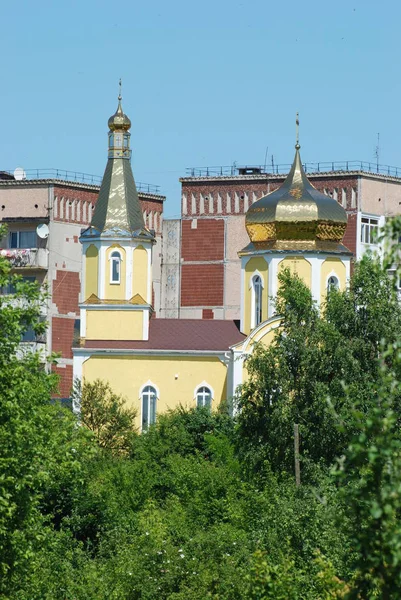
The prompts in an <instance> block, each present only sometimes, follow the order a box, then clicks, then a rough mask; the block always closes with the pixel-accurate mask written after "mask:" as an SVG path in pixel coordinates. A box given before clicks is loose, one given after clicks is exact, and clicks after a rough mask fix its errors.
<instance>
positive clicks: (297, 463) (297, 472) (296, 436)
mask: <svg viewBox="0 0 401 600" xmlns="http://www.w3.org/2000/svg"><path fill="white" fill-rule="evenodd" d="M294 459H295V484H296V486H297V487H298V486H300V485H301V465H300V461H299V426H298V423H294Z"/></svg>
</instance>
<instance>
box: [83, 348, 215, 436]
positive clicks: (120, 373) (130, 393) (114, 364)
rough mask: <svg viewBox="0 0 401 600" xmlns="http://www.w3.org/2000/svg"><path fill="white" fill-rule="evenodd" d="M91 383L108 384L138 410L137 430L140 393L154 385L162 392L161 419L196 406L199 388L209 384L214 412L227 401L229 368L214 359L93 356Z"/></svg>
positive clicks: (87, 367) (87, 370) (86, 370)
mask: <svg viewBox="0 0 401 600" xmlns="http://www.w3.org/2000/svg"><path fill="white" fill-rule="evenodd" d="M83 377H84V379H86V380H87V381H93V380H94V379H97V378H100V379H103V380H107V381H108V382H109V383H110V385H111V387H112V389H113V390H114V391H115V392H117V393H118V394H122V395H123V396H125V398H126V399H127V402H128V405H129V406H132V407H134V408H135V409H136V410H137V426H138V428H139V427H140V425H141V409H142V407H141V399H140V391H141V388H142V387H143V386H145V385H146V384H149V382H150V383H151V384H153V385H154V386H155V387H156V389H157V390H158V392H159V398H158V399H157V406H156V414H157V415H160V414H161V413H165V412H166V411H167V410H169V409H173V408H176V407H177V406H179V405H180V404H181V405H182V406H184V407H186V408H191V407H195V406H196V400H195V397H194V391H195V388H196V387H198V386H200V384H202V383H204V382H206V383H207V384H208V385H209V386H210V387H211V388H212V389H213V392H214V397H213V400H212V409H216V408H217V406H218V405H219V403H220V402H221V401H222V400H223V399H225V398H226V393H227V392H226V385H227V367H226V366H225V365H224V364H223V363H222V362H221V361H220V360H219V359H218V358H217V357H214V356H210V357H203V356H202V357H192V356H176V357H175V356H149V355H148V356H138V355H135V356H113V357H110V356H104V357H103V356H92V357H90V358H89V359H88V360H87V361H86V362H84V364H83Z"/></svg>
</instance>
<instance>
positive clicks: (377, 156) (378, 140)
mask: <svg viewBox="0 0 401 600" xmlns="http://www.w3.org/2000/svg"><path fill="white" fill-rule="evenodd" d="M375 157H376V169H377V172H379V158H380V133H378V134H377V146H376V148H375Z"/></svg>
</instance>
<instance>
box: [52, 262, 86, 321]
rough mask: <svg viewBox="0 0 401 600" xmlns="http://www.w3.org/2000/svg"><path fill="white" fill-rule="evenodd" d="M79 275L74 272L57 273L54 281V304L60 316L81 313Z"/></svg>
mask: <svg viewBox="0 0 401 600" xmlns="http://www.w3.org/2000/svg"><path fill="white" fill-rule="evenodd" d="M80 285H81V283H80V279H79V273H75V272H73V271H59V270H57V271H56V279H55V280H54V281H53V290H52V296H53V298H52V299H53V303H54V304H56V306H57V310H58V312H59V313H60V314H62V315H66V314H68V313H71V312H72V313H76V314H78V313H79V308H78V299H79V291H80Z"/></svg>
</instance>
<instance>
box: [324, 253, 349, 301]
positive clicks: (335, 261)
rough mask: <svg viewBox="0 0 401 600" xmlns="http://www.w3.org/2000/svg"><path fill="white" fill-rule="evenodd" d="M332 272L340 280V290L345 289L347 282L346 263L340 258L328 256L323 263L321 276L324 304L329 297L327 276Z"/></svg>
mask: <svg viewBox="0 0 401 600" xmlns="http://www.w3.org/2000/svg"><path fill="white" fill-rule="evenodd" d="M330 274H334V275H336V277H337V278H338V281H339V282H340V290H344V289H345V283H346V269H345V264H344V263H343V262H342V260H340V259H339V258H335V257H332V258H326V260H325V261H324V263H323V264H322V270H321V278H320V300H321V303H322V304H323V303H324V302H325V301H326V297H327V278H328V276H329V275H330Z"/></svg>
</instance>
